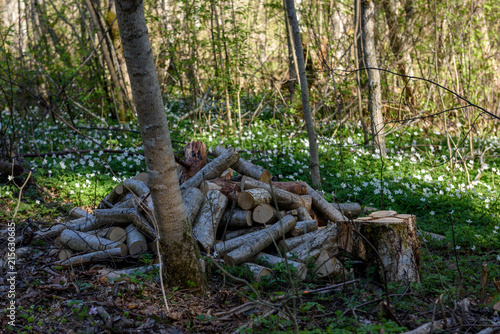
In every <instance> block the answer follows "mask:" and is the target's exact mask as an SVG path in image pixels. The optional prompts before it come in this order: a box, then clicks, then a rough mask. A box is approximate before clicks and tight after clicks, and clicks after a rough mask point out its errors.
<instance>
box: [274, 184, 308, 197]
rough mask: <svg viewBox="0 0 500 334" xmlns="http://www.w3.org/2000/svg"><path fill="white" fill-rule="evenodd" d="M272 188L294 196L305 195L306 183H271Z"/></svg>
mask: <svg viewBox="0 0 500 334" xmlns="http://www.w3.org/2000/svg"><path fill="white" fill-rule="evenodd" d="M273 187H275V188H279V189H283V190H286V191H288V192H290V193H292V194H295V195H300V196H302V195H307V183H305V182H301V181H290V182H273Z"/></svg>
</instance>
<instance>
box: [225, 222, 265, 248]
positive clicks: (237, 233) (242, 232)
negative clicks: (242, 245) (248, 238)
mask: <svg viewBox="0 0 500 334" xmlns="http://www.w3.org/2000/svg"><path fill="white" fill-rule="evenodd" d="M263 229H265V227H264V226H255V227H252V228H244V229H239V230H234V231H227V233H226V234H225V235H223V237H224V238H225V240H229V239H234V238H238V237H241V236H242V235H245V234H250V233H254V232H257V231H262V230H263ZM217 245H218V244H217ZM217 245H216V246H217Z"/></svg>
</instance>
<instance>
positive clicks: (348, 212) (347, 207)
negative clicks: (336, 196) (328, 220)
mask: <svg viewBox="0 0 500 334" xmlns="http://www.w3.org/2000/svg"><path fill="white" fill-rule="evenodd" d="M332 206H333V207H334V208H335V209H337V210H338V211H340V213H341V214H343V215H344V216H346V217H347V218H349V219H354V218H357V217H359V216H360V215H361V205H359V203H332Z"/></svg>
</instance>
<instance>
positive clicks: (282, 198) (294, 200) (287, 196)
mask: <svg viewBox="0 0 500 334" xmlns="http://www.w3.org/2000/svg"><path fill="white" fill-rule="evenodd" d="M241 183H242V184H244V185H245V186H244V187H245V189H254V188H262V189H265V190H267V191H268V192H269V193H270V194H271V196H272V197H273V201H274V198H275V199H276V202H277V203H278V206H279V207H280V209H286V210H289V209H296V208H298V207H299V206H303V205H304V202H303V201H302V198H300V196H299V195H295V194H292V193H291V192H288V191H286V190H283V189H280V188H274V187H273V191H271V186H270V185H269V184H267V183H263V182H260V181H257V180H255V179H252V178H250V177H247V176H245V177H243V179H242V181H241Z"/></svg>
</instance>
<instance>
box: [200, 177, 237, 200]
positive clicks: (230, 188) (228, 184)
mask: <svg viewBox="0 0 500 334" xmlns="http://www.w3.org/2000/svg"><path fill="white" fill-rule="evenodd" d="M205 182H206V183H208V184H207V185H202V186H200V189H201V190H202V191H203V192H204V193H207V192H209V191H210V190H219V191H220V192H221V193H223V194H224V196H226V197H227V200H228V205H230V204H232V203H233V201H234V200H235V199H234V198H233V196H234V195H233V194H234V188H235V187H236V196H238V195H239V193H240V192H241V188H240V182H233V181H230V180H223V179H213V180H210V181H205Z"/></svg>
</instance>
